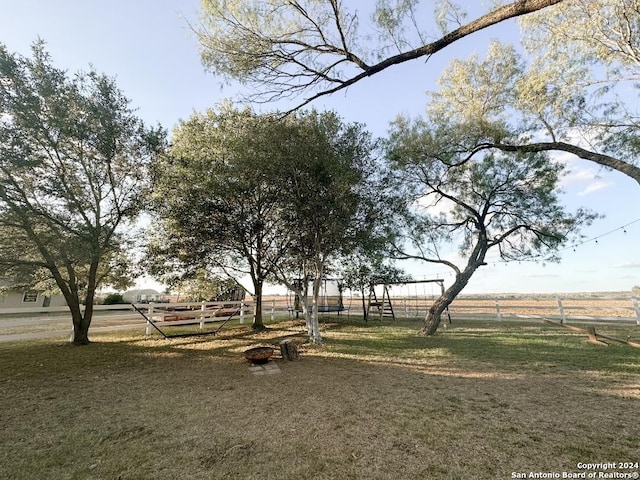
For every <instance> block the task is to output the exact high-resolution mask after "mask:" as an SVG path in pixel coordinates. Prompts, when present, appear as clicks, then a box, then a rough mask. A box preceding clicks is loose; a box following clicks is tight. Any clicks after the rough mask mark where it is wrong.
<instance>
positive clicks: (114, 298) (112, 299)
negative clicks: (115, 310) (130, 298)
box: [102, 293, 129, 305]
mask: <svg viewBox="0 0 640 480" xmlns="http://www.w3.org/2000/svg"><path fill="white" fill-rule="evenodd" d="M119 303H129V302H127V301H126V300H125V299H124V298H123V296H122V294H121V293H110V294H109V295H107V296H106V297H104V300H103V301H102V304H103V305H117V304H119Z"/></svg>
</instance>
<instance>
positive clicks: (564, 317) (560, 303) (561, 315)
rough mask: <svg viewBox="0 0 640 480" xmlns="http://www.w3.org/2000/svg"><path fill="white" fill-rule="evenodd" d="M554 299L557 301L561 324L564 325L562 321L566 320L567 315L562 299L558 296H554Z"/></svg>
mask: <svg viewBox="0 0 640 480" xmlns="http://www.w3.org/2000/svg"><path fill="white" fill-rule="evenodd" d="M556 300H557V301H558V311H559V312H560V323H561V324H562V325H564V323H565V322H566V321H567V317H566V316H565V314H564V307H563V306H562V299H561V298H560V297H556Z"/></svg>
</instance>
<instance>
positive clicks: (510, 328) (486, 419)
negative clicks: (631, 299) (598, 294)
mask: <svg viewBox="0 0 640 480" xmlns="http://www.w3.org/2000/svg"><path fill="white" fill-rule="evenodd" d="M419 327H420V323H419V322H411V321H404V322H397V323H393V324H390V323H383V324H382V325H380V324H377V323H376V324H372V325H371V324H364V323H361V322H354V321H351V322H345V320H344V319H342V320H341V321H340V323H325V324H324V325H323V326H322V330H323V335H324V338H325V344H324V345H323V346H319V347H317V346H310V345H306V344H303V342H304V328H303V325H302V324H301V323H299V322H293V321H290V322H280V323H274V324H271V325H270V326H269V329H268V330H267V331H266V332H262V333H260V334H255V333H253V332H251V331H250V330H249V329H248V327H242V328H234V329H230V330H227V331H225V330H223V331H222V332H221V335H220V336H216V337H194V338H183V339H171V340H161V339H158V338H157V337H144V336H143V335H142V332H135V335H134V334H127V333H124V332H118V333H112V334H109V335H106V334H105V335H94V337H93V339H94V341H95V343H94V344H92V345H90V346H87V347H74V346H72V345H71V344H69V343H67V342H64V341H54V340H46V341H45V340H38V341H23V342H12V343H4V344H0V368H1V372H2V375H1V377H0V382H1V385H0V401H1V402H2V409H1V410H0V412H1V413H0V478H3V479H4V478H7V479H29V480H32V479H40V478H42V479H45V478H46V479H49V478H51V479H123V480H124V479H218V478H220V479H222V478H236V479H245V478H246V479H258V478H264V479H279V478H282V479H349V478H351V479H403V478H407V479H418V478H420V479H423V478H424V479H431V478H434V479H440V478H443V479H467V478H468V479H494V478H495V479H507V478H516V477H514V474H520V473H526V474H527V475H528V474H529V473H530V472H557V473H558V474H560V475H562V472H578V473H579V472H584V471H585V470H584V469H582V470H581V469H580V468H579V467H578V464H580V463H597V462H614V463H620V462H640V422H639V421H638V412H639V411H640V350H638V349H634V348H631V347H628V346H625V345H611V346H609V347H602V346H595V345H591V344H584V343H582V340H584V339H585V337H584V336H582V335H580V334H577V333H573V332H570V331H567V330H564V329H561V328H558V327H555V326H549V325H544V324H542V323H541V322H524V321H519V322H507V321H504V322H495V321H487V322H484V321H461V322H455V323H454V324H453V325H450V326H447V328H446V329H442V331H441V332H440V333H439V335H437V336H436V337H433V338H424V337H419V336H417V335H416V332H417V331H418V329H419ZM598 330H599V332H600V333H603V334H607V335H611V336H615V337H619V338H623V339H626V338H629V339H631V340H634V341H636V342H640V328H639V327H637V326H634V325H611V326H609V325H607V326H602V327H598ZM283 338H292V339H294V340H295V341H297V342H299V343H300V351H301V358H300V360H299V361H295V362H284V361H282V360H280V359H279V358H277V357H278V356H277V355H276V356H275V360H273V362H274V364H275V365H277V366H278V368H279V373H276V374H272V375H254V374H252V372H250V371H249V368H248V367H249V365H248V363H247V361H246V360H245V359H244V358H243V356H242V352H243V351H244V350H245V349H247V348H248V347H250V346H256V345H265V344H266V345H269V344H273V345H275V344H277V343H278V341H279V340H281V339H283ZM616 471H619V472H626V473H629V472H631V471H633V470H630V469H626V470H616ZM609 472H611V470H609ZM523 478H526V477H523ZM547 478H553V477H547Z"/></svg>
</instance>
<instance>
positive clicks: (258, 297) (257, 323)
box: [251, 279, 265, 330]
mask: <svg viewBox="0 0 640 480" xmlns="http://www.w3.org/2000/svg"><path fill="white" fill-rule="evenodd" d="M263 283H264V281H263V280H262V279H256V280H255V281H254V282H253V288H254V293H255V295H254V296H253V299H254V301H255V305H254V307H253V324H252V325H251V327H252V328H253V329H254V330H264V328H265V327H264V323H263V322H262V286H263Z"/></svg>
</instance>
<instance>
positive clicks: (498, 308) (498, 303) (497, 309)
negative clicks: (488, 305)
mask: <svg viewBox="0 0 640 480" xmlns="http://www.w3.org/2000/svg"><path fill="white" fill-rule="evenodd" d="M496 315H497V316H498V320H502V313H500V302H498V300H496Z"/></svg>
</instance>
